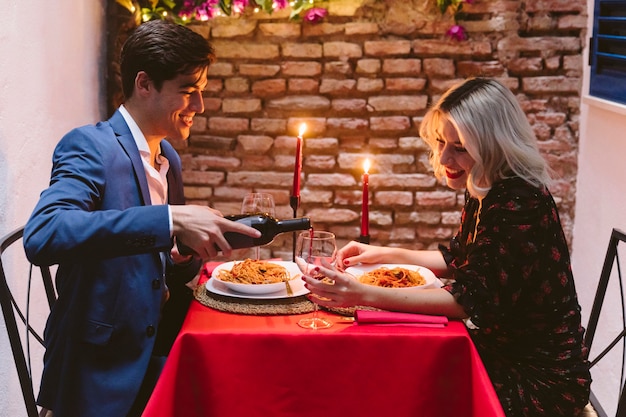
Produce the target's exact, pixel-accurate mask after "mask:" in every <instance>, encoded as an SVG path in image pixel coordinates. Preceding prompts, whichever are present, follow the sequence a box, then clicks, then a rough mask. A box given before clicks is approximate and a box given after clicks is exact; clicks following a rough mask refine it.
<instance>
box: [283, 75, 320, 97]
mask: <svg viewBox="0 0 626 417" xmlns="http://www.w3.org/2000/svg"><path fill="white" fill-rule="evenodd" d="M287 85H288V87H287V88H288V90H289V91H290V92H293V93H308V94H311V93H317V92H319V81H317V80H314V79H311V78H290V79H289V81H288V82H287Z"/></svg>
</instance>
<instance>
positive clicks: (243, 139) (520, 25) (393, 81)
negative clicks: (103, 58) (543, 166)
mask: <svg viewBox="0 0 626 417" xmlns="http://www.w3.org/2000/svg"><path fill="white" fill-rule="evenodd" d="M432 3H434V0H431V1H430V2H429V1H428V0H419V1H418V0H413V1H411V0H387V1H376V0H369V1H368V0H337V1H332V2H330V11H331V14H330V16H329V17H328V18H327V19H326V20H325V21H324V23H321V24H310V23H298V22H290V21H289V20H288V19H287V18H286V17H285V15H284V14H280V13H279V14H274V15H272V16H256V15H255V16H251V17H248V18H246V19H234V18H222V19H215V20H212V21H210V22H208V23H207V24H197V25H191V26H190V27H192V28H193V29H194V30H196V31H198V32H199V33H202V34H203V35H205V36H207V37H208V38H209V39H210V40H211V41H212V43H213V45H214V46H215V48H216V51H217V56H218V61H217V62H216V63H215V64H214V65H213V66H212V68H211V70H210V80H209V85H208V87H207V92H206V98H205V106H206V111H205V113H204V114H202V115H198V116H197V117H196V120H195V121H194V128H193V132H192V136H191V138H190V139H189V141H188V143H187V144H176V147H177V148H178V150H179V152H180V154H181V157H182V159H183V167H184V180H185V193H186V196H187V199H188V201H189V202H190V203H196V204H205V205H211V206H213V207H215V208H217V209H219V210H221V211H222V212H223V213H225V214H229V213H237V212H239V210H240V204H241V201H242V198H243V196H244V194H246V193H248V192H251V191H263V192H269V193H271V194H273V195H274V198H275V200H276V204H277V216H278V217H283V218H286V217H291V216H292V210H291V207H290V206H289V195H290V190H291V186H292V180H293V165H294V161H295V146H296V135H297V130H298V127H299V125H300V123H301V122H306V124H307V132H306V134H305V135H304V148H303V149H304V162H303V169H302V172H303V176H302V200H301V207H300V209H299V211H298V215H305V216H309V217H311V219H312V222H313V224H314V226H315V228H316V229H318V230H329V231H332V232H335V233H336V234H337V237H338V240H339V244H340V245H341V244H343V243H345V242H347V241H349V240H351V239H356V238H358V236H359V234H360V204H361V190H362V188H361V187H362V183H361V174H362V172H363V169H362V164H363V161H364V160H365V158H366V157H369V158H370V159H371V160H372V168H371V169H370V173H371V174H370V234H371V241H372V243H374V244H382V245H393V246H403V247H410V248H433V247H436V245H437V243H439V242H444V241H446V240H447V239H448V238H449V237H450V236H451V235H452V234H453V233H454V232H455V230H456V228H457V225H458V223H459V219H460V218H459V214H460V210H461V207H462V203H463V194H462V193H458V192H454V191H451V190H449V189H448V188H447V187H445V186H442V185H441V184H438V183H437V182H436V181H435V179H434V177H433V176H432V173H431V170H430V166H429V164H428V160H427V158H428V150H427V147H426V146H425V144H424V143H423V142H422V140H421V139H420V138H419V137H418V129H419V123H420V118H421V117H422V116H423V114H424V113H425V111H426V110H427V108H428V106H429V105H430V104H431V103H432V102H433V101H435V100H436V99H437V98H438V97H439V95H440V94H441V93H442V92H443V91H445V90H446V89H447V88H448V87H449V86H451V85H452V84H454V83H455V82H457V81H459V80H461V79H463V78H465V77H468V76H473V75H483V76H489V77H495V78H497V79H499V80H500V81H502V82H503V83H504V84H506V85H507V86H508V87H510V88H511V89H512V90H513V91H514V92H515V94H516V95H517V97H518V98H519V100H520V102H521V103H522V106H523V108H524V109H525V111H526V112H527V115H528V118H529V120H530V122H531V124H532V125H533V127H534V130H535V132H536V134H537V137H538V139H539V141H540V146H541V149H542V151H543V152H544V154H545V156H546V158H547V159H548V160H549V161H550V165H551V167H552V168H553V169H554V171H555V177H556V181H555V183H554V185H553V186H552V192H553V194H554V196H555V197H556V199H557V203H558V205H559V208H560V214H561V219H562V222H563V226H564V228H565V231H566V234H567V236H568V239H570V241H571V231H572V226H573V221H574V203H575V191H576V187H575V179H576V171H577V153H578V132H579V126H578V119H579V103H580V88H581V83H582V82H581V75H582V65H583V60H582V56H581V54H582V50H583V46H584V42H585V39H586V33H585V28H586V19H587V18H586V3H585V1H582V0H568V1H565V0H530V1H513V0H511V1H502V0H496V1H490V0H483V1H480V0H476V2H475V3H473V4H466V5H464V12H465V13H466V15H465V18H464V20H463V21H461V22H460V23H462V24H463V26H464V27H465V28H466V29H467V30H468V33H469V37H470V38H469V40H468V41H464V42H457V41H454V40H448V39H447V38H446V37H445V35H444V34H445V31H446V30H447V28H448V27H449V26H450V25H451V24H452V20H451V18H450V17H449V16H444V17H442V16H441V15H440V13H439V12H438V11H437V9H436V8H435V7H434V5H433V4H432ZM118 16H119V14H118ZM117 19H118V20H117V23H118V25H119V17H118V18H117ZM112 23H113V24H115V19H114V21H113V22H112ZM113 67H114V66H113ZM111 95H112V96H114V94H111ZM115 104H116V103H113V105H115ZM291 245H292V241H291V236H283V237H282V238H279V239H277V240H276V241H275V242H274V243H273V244H272V245H271V246H269V247H266V248H264V256H282V257H284V258H286V259H289V258H290V256H291ZM235 256H241V254H236V255H235Z"/></svg>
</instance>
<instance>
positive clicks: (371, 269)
mask: <svg viewBox="0 0 626 417" xmlns="http://www.w3.org/2000/svg"><path fill="white" fill-rule="evenodd" d="M346 272H347V273H348V274H350V275H353V276H354V277H356V279H358V280H359V282H362V283H364V284H368V285H375V286H377V287H386V288H414V287H417V288H440V287H442V286H443V284H442V283H441V281H440V280H439V278H437V277H436V276H435V274H434V273H433V272H432V271H431V270H430V269H428V268H424V267H423V266H418V265H409V264H371V265H357V266H351V267H349V268H346Z"/></svg>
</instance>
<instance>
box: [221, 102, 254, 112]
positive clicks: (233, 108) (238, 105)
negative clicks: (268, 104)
mask: <svg viewBox="0 0 626 417" xmlns="http://www.w3.org/2000/svg"><path fill="white" fill-rule="evenodd" d="M260 110H261V100H260V99H258V98H225V99H224V101H223V102H222V111H223V112H224V113H252V112H258V111H260Z"/></svg>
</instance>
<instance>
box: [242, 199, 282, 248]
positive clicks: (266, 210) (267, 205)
mask: <svg viewBox="0 0 626 417" xmlns="http://www.w3.org/2000/svg"><path fill="white" fill-rule="evenodd" d="M241 214H265V215H268V216H271V217H276V208H275V205H274V197H272V195H271V194H268V193H249V194H247V195H246V196H245V197H244V198H243V202H242V203H241ZM254 255H255V259H256V260H259V258H260V255H261V248H260V247H259V246H255V247H254Z"/></svg>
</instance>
